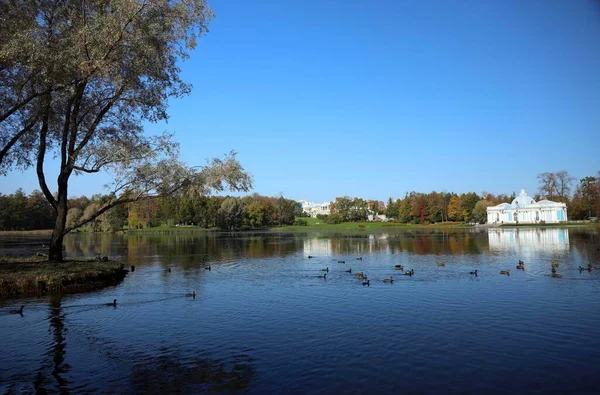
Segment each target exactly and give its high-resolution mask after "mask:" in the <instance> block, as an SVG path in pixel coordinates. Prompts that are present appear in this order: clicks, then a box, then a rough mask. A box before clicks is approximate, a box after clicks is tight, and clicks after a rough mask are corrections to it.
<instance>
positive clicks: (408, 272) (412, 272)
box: [404, 269, 415, 276]
mask: <svg viewBox="0 0 600 395" xmlns="http://www.w3.org/2000/svg"><path fill="white" fill-rule="evenodd" d="M413 274H415V269H410V270H407V271H406V272H404V275H405V276H412V275H413Z"/></svg>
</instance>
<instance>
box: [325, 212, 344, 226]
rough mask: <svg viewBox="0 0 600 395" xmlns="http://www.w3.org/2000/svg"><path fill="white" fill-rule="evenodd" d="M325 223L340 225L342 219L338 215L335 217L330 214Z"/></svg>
mask: <svg viewBox="0 0 600 395" xmlns="http://www.w3.org/2000/svg"><path fill="white" fill-rule="evenodd" d="M326 221H327V223H328V224H341V223H342V217H340V216H339V215H336V214H331V215H330V216H328V217H327V220H326Z"/></svg>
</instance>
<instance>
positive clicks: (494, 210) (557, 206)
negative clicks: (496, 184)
mask: <svg viewBox="0 0 600 395" xmlns="http://www.w3.org/2000/svg"><path fill="white" fill-rule="evenodd" d="M566 220H567V205H566V204H565V203H557V202H551V201H550V200H546V199H544V200H540V201H539V202H536V201H535V200H533V199H532V198H531V197H529V196H527V193H526V192H525V190H524V189H521V193H520V194H519V196H517V197H516V198H515V199H514V200H513V201H512V203H511V204H508V203H500V204H499V205H497V206H493V207H488V208H487V222H488V224H518V223H521V224H528V223H531V224H535V223H555V222H564V221H566Z"/></svg>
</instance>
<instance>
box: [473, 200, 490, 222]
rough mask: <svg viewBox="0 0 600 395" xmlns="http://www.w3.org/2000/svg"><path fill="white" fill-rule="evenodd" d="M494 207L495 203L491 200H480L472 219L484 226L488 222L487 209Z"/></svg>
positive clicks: (474, 209)
mask: <svg viewBox="0 0 600 395" xmlns="http://www.w3.org/2000/svg"><path fill="white" fill-rule="evenodd" d="M490 206H493V203H492V202H491V201H489V200H480V201H478V202H477V203H476V204H475V208H473V212H472V215H471V219H472V220H473V221H475V222H477V223H478V224H484V223H486V222H487V208H488V207H490Z"/></svg>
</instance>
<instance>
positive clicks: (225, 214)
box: [217, 197, 245, 230]
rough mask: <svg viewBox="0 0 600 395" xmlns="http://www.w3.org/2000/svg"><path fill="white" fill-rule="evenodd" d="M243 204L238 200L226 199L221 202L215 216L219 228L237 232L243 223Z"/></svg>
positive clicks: (233, 198)
mask: <svg viewBox="0 0 600 395" xmlns="http://www.w3.org/2000/svg"><path fill="white" fill-rule="evenodd" d="M244 208H245V206H244V203H243V202H242V200H241V199H240V198H235V197H228V198H226V199H225V200H223V203H221V207H219V211H218V214H217V223H218V226H219V228H221V229H225V230H239V229H241V228H242V224H243V221H244Z"/></svg>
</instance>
